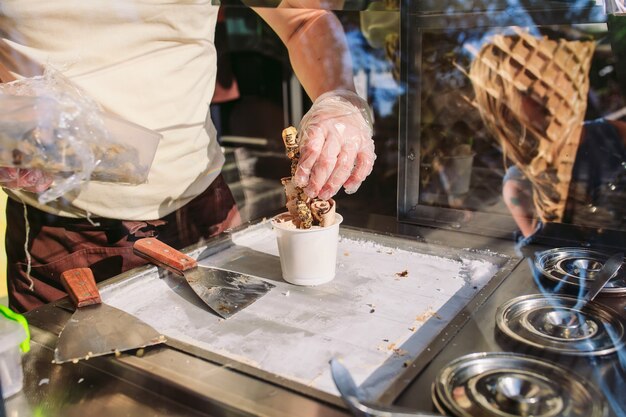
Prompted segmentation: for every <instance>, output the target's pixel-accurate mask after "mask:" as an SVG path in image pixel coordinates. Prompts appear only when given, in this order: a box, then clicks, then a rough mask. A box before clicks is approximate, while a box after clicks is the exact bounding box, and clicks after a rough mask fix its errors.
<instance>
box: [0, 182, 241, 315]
mask: <svg viewBox="0 0 626 417" xmlns="http://www.w3.org/2000/svg"><path fill="white" fill-rule="evenodd" d="M6 216H7V231H6V251H7V261H8V262H7V263H8V265H7V280H8V283H7V284H8V292H9V305H10V307H11V308H13V309H14V310H16V311H19V312H25V311H28V310H31V309H33V308H35V307H38V306H40V305H42V304H46V303H49V302H51V301H54V300H57V299H59V298H61V297H63V296H65V295H66V293H65V290H64V289H63V286H62V284H61V281H60V276H61V274H62V273H63V272H64V271H66V270H68V269H72V268H85V267H89V268H91V270H92V271H93V274H94V276H95V278H96V281H102V280H105V279H107V278H110V277H113V276H115V275H118V274H121V273H122V272H125V271H128V270H129V269H132V268H135V267H138V266H141V265H145V264H146V263H147V261H146V260H144V259H143V258H140V257H138V256H137V255H134V254H133V250H132V245H133V242H135V241H136V240H137V239H140V238H142V237H158V238H159V239H160V240H162V241H163V242H165V243H167V244H169V245H170V246H173V247H175V248H177V249H181V248H184V247H186V246H189V245H192V244H194V243H197V242H198V241H201V240H202V239H207V238H210V237H212V236H215V235H217V234H219V233H221V232H223V231H224V230H226V229H228V228H230V227H234V226H237V225H238V224H239V223H240V222H241V219H240V216H239V211H238V210H237V207H236V205H235V200H234V198H233V195H232V193H231V192H230V189H229V188H228V185H227V184H226V182H225V181H224V179H223V178H222V176H221V175H220V176H219V177H218V178H217V179H216V180H215V181H213V183H212V184H211V185H210V186H209V188H207V189H206V190H205V191H204V192H203V193H202V194H200V195H199V196H198V197H196V198H195V199H193V200H192V201H190V202H189V203H188V204H186V205H185V206H184V207H182V208H180V209H178V210H177V211H175V212H173V213H171V214H169V215H167V216H165V217H163V218H162V219H159V220H151V221H123V220H117V219H104V218H95V219H93V221H94V223H97V225H95V226H94V225H93V224H91V223H90V222H89V221H87V220H86V219H72V218H66V217H59V216H54V215H51V214H48V213H44V212H42V211H41V210H37V209H35V208H33V207H30V206H27V217H28V230H29V232H28V253H29V254H30V257H31V271H30V274H28V273H27V265H28V260H27V254H26V251H25V248H24V244H25V241H26V239H25V237H26V230H27V228H26V222H25V221H24V205H23V204H22V203H20V202H17V201H14V200H12V199H9V200H8V201H7V210H6ZM31 283H32V284H33V285H32V289H31Z"/></svg>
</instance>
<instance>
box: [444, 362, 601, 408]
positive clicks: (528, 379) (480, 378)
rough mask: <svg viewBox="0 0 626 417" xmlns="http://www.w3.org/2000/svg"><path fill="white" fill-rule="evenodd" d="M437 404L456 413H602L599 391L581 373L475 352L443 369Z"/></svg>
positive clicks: (551, 365) (539, 363) (546, 364)
mask: <svg viewBox="0 0 626 417" xmlns="http://www.w3.org/2000/svg"><path fill="white" fill-rule="evenodd" d="M432 391H433V392H432V395H433V403H434V404H435V406H436V407H437V408H438V410H439V411H440V412H441V413H443V414H449V415H453V416H456V417H472V416H481V417H492V416H493V417H516V416H524V417H528V416H533V417H556V416H559V417H601V416H603V415H604V414H605V404H604V400H603V399H602V398H603V397H602V396H601V394H600V393H599V392H598V391H597V390H596V389H595V388H594V387H592V386H591V385H588V384H586V383H585V382H584V381H583V380H582V378H580V377H578V376H576V375H574V374H572V373H570V372H569V371H567V370H566V369H563V368H561V367H558V366H556V365H553V364H550V363H548V362H544V361H542V360H540V359H538V358H534V357H531V356H526V355H518V354H514V353H505V352H492V353H474V354H471V355H466V356H462V357H460V358H458V359H456V360H454V361H452V362H450V364H448V366H446V367H445V368H444V369H443V370H441V371H440V372H439V374H438V376H437V379H436V380H435V382H434V383H433V390H432Z"/></svg>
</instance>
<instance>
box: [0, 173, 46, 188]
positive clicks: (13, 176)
mask: <svg viewBox="0 0 626 417" xmlns="http://www.w3.org/2000/svg"><path fill="white" fill-rule="evenodd" d="M52 180H53V178H52V175H50V174H49V173H47V172H44V171H41V170H38V169H26V168H0V186H2V187H5V188H12V189H16V190H24V191H30V192H32V193H41V192H43V191H45V190H47V189H48V188H49V187H50V185H51V184H52Z"/></svg>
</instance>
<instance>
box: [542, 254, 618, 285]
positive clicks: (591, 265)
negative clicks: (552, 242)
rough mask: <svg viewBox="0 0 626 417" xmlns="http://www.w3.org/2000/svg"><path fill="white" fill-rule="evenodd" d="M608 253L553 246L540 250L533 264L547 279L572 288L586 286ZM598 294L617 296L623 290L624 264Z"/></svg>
mask: <svg viewBox="0 0 626 417" xmlns="http://www.w3.org/2000/svg"><path fill="white" fill-rule="evenodd" d="M608 258H609V255H607V254H605V253H602V252H598V251H595V250H591V249H585V248H554V249H549V250H546V251H543V252H539V253H538V254H537V256H536V258H535V266H536V268H537V269H538V270H539V272H541V274H542V275H543V276H545V277H546V278H547V279H549V280H551V281H554V282H555V283H557V284H558V283H562V284H563V285H565V286H567V287H568V288H569V289H571V290H574V291H576V290H580V287H584V288H587V287H588V286H589V285H590V284H591V282H593V280H594V278H595V276H596V275H597V274H598V272H599V271H600V269H602V267H603V266H604V263H605V262H606V261H607V259H608ZM600 294H601V295H608V296H611V295H613V296H617V295H625V294H626V268H621V269H620V270H619V271H618V273H617V275H616V276H615V277H613V279H611V280H610V281H609V282H607V284H606V285H605V286H604V288H603V289H602V291H601V292H600Z"/></svg>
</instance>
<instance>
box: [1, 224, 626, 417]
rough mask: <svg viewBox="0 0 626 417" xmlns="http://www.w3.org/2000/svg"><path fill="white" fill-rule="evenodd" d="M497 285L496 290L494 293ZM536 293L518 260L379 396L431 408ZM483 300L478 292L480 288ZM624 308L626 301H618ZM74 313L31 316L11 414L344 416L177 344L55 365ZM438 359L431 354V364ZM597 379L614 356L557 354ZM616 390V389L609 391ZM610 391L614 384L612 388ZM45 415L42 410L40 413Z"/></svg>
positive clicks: (392, 229) (436, 240)
mask: <svg viewBox="0 0 626 417" xmlns="http://www.w3.org/2000/svg"><path fill="white" fill-rule="evenodd" d="M345 217H346V219H345V224H346V225H348V226H352V227H359V228H365V229H368V230H374V231H377V232H380V233H390V234H398V235H402V236H405V237H409V238H411V239H415V240H419V241H421V242H424V243H426V244H429V243H433V244H437V245H445V246H449V247H453V248H463V249H476V250H481V251H485V250H489V251H494V252H497V253H501V254H505V255H509V256H511V257H513V258H515V257H516V255H515V251H514V247H513V243H512V242H511V241H506V240H501V239H495V238H490V237H484V236H478V235H474V234H468V233H465V232H463V231H462V230H443V229H431V228H427V227H418V226H414V225H406V224H400V223H398V222H397V221H396V220H395V219H394V218H390V217H385V216H367V217H365V218H364V217H360V216H358V215H355V216H350V215H348V216H345ZM492 291H493V293H491V292H492ZM533 292H537V291H536V287H535V286H534V283H533V280H532V275H531V273H530V269H529V266H528V264H527V262H526V261H523V260H522V261H521V262H519V263H518V264H517V266H516V267H515V268H514V269H513V271H512V272H511V273H510V274H509V275H508V277H507V278H506V279H505V280H504V281H503V282H502V283H501V284H500V285H499V286H498V287H497V288H492V289H487V290H485V294H483V296H484V297H485V298H486V301H485V302H484V303H482V305H481V303H477V304H476V305H477V306H478V307H477V308H476V309H474V310H473V311H465V312H463V314H464V315H465V316H466V317H465V319H464V320H461V321H460V324H461V325H462V326H461V327H460V329H459V330H458V333H456V334H455V335H450V336H449V338H448V339H447V342H446V344H445V347H443V349H442V350H441V352H439V353H438V354H437V355H436V356H434V357H433V358H429V363H427V364H424V366H419V367H415V371H414V372H411V369H410V368H409V369H408V370H407V371H406V373H404V374H403V378H405V379H410V381H408V380H407V381H404V383H405V385H407V384H408V387H407V388H406V389H405V390H404V391H402V392H401V391H397V390H390V392H391V394H390V395H389V396H387V397H383V399H382V400H383V401H385V402H388V403H396V404H400V405H403V406H407V407H410V408H414V409H421V410H432V409H433V404H432V401H431V383H432V381H433V379H434V376H435V375H436V373H437V372H438V371H439V369H441V367H442V366H444V365H445V364H446V363H447V362H448V361H450V360H452V359H454V358H456V357H458V356H460V355H463V354H466V353H472V352H479V351H506V350H514V351H516V352H519V353H528V352H526V351H525V349H524V348H521V349H520V348H519V347H516V346H510V345H507V344H506V343H504V342H503V341H502V340H500V339H499V338H498V337H497V335H496V332H495V325H494V314H495V310H496V309H497V307H498V306H500V305H501V304H502V303H504V302H505V301H508V300H509V299H511V298H512V297H513V296H517V295H521V294H527V293H533ZM479 296H480V294H479ZM622 309H623V307H622ZM69 317H70V313H69V312H68V311H66V310H63V309H61V308H58V307H56V306H54V305H47V306H44V307H42V308H40V309H37V310H34V311H32V312H30V313H29V314H28V319H29V322H30V324H31V328H32V340H33V342H32V350H31V352H30V353H28V354H26V355H25V356H24V358H23V359H24V372H25V384H24V389H23V391H22V392H21V393H20V394H19V395H17V396H15V397H13V398H11V399H10V400H9V401H7V402H6V406H7V411H8V412H9V414H8V415H11V416H26V415H28V416H30V415H45V416H56V415H59V416H73V415H90V416H113V415H114V416H124V415H127V416H134V415H137V416H139V415H141V416H144V415H151V416H152V415H154V416H165V415H168V416H179V415H180V416H183V415H188V416H195V415H211V416H213V415H215V416H239V415H241V416H245V415H262V416H285V417H287V416H289V417H292V416H322V415H323V416H331V417H332V416H341V415H344V416H345V415H347V414H348V413H347V411H346V410H345V408H344V407H343V406H342V405H341V403H340V402H339V401H336V402H334V401H329V402H326V401H321V400H318V399H316V398H313V397H309V396H307V395H305V394H302V393H299V392H297V391H296V390H291V389H289V388H288V386H289V384H286V385H285V384H278V385H277V384H274V383H270V382H267V381H265V380H263V379H261V378H259V377H254V376H251V375H249V374H247V373H244V372H240V371H238V370H237V366H238V365H237V364H236V363H228V364H226V365H219V364H217V363H214V362H211V361H209V360H207V359H202V358H200V357H198V356H195V355H193V354H191V353H185V352H183V351H181V350H178V349H176V348H175V347H171V346H160V347H154V348H151V349H147V350H146V352H145V354H144V355H143V356H141V357H138V356H136V355H133V354H132V353H131V354H125V355H122V356H121V357H119V358H115V357H103V358H94V359H91V360H89V361H82V362H80V363H78V364H65V365H55V364H52V363H51V361H52V357H53V351H54V346H55V343H56V336H57V334H58V333H59V331H60V330H61V328H62V326H63V324H64V323H65V321H67V320H68V319H69ZM431 359H432V360H431ZM550 360H552V361H556V362H560V363H562V364H564V365H565V366H567V367H569V368H570V369H572V370H575V371H576V372H578V373H579V374H582V375H583V376H584V377H586V378H589V379H590V380H592V381H595V382H596V383H600V382H604V381H605V380H606V378H605V377H606V375H607V373H608V374H610V373H611V372H613V371H614V370H615V369H614V368H616V367H615V365H616V364H615V363H614V362H615V361H614V360H612V359H610V358H609V359H604V360H590V359H586V358H578V359H572V358H555V357H551V358H550ZM613 388H615V389H618V387H613ZM608 389H611V386H610V385H609V387H608ZM37 413H40V414H37Z"/></svg>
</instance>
